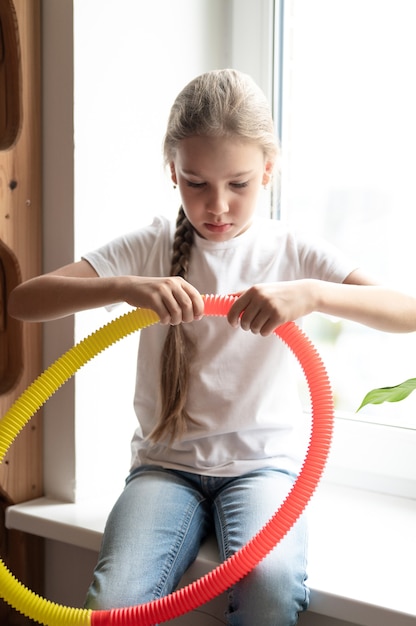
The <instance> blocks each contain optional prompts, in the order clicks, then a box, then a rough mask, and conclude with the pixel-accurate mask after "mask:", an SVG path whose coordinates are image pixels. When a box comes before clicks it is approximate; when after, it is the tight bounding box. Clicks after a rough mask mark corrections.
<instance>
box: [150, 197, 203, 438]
mask: <svg viewBox="0 0 416 626" xmlns="http://www.w3.org/2000/svg"><path fill="white" fill-rule="evenodd" d="M193 241H194V229H193V227H192V225H191V223H190V222H189V220H188V218H187V217H186V215H185V211H184V210H183V208H182V207H180V209H179V213H178V217H177V220H176V231H175V237H174V241H173V254H172V264H171V270H170V275H171V276H181V277H182V278H184V279H185V280H186V278H187V275H188V268H189V259H190V256H191V248H192V244H193ZM193 350H194V344H193V342H192V341H191V339H190V338H189V337H188V336H187V335H185V333H184V329H183V324H178V325H176V326H170V327H169V330H168V333H167V335H166V339H165V343H164V346H163V349H162V354H161V376H160V386H161V390H162V408H161V414H160V418H159V422H158V424H157V426H156V428H155V429H154V430H153V431H152V433H151V434H150V439H152V440H153V441H154V442H157V441H160V440H161V439H164V438H167V439H168V440H169V441H170V442H172V441H174V440H175V439H178V438H180V437H181V435H183V433H184V432H185V431H186V428H187V424H188V423H189V422H193V423H195V420H194V419H192V418H191V417H190V416H189V415H188V413H187V411H186V409H185V403H186V399H187V396H188V388H189V370H190V362H191V359H192V353H193Z"/></svg>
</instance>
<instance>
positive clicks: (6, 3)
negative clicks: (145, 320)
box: [0, 0, 43, 626]
mask: <svg viewBox="0 0 416 626" xmlns="http://www.w3.org/2000/svg"><path fill="white" fill-rule="evenodd" d="M40 42H41V38H40V0H13V1H12V0H0V415H4V413H5V412H6V411H7V410H8V408H9V407H10V406H11V404H13V402H14V401H15V400H16V398H17V397H18V396H19V395H20V394H21V393H22V391H24V390H25V389H26V387H27V386H28V385H29V384H30V383H31V382H32V381H33V380H34V379H35V378H36V377H37V376H38V375H39V374H40V373H41V371H42V359H41V356H42V355H41V327H40V325H38V324H21V323H19V322H16V321H15V320H13V319H11V318H10V317H9V316H8V315H7V299H8V295H9V293H10V291H11V290H12V289H13V287H14V286H15V285H16V284H17V283H18V282H19V281H20V280H26V279H28V278H30V277H32V276H35V275H37V274H39V273H40V272H41V119H40V116H41V92H40V90H41V81H40V68H41V51H40ZM42 493H43V484H42V430H41V415H40V414H38V415H35V416H34V417H33V418H32V420H31V421H30V422H29V424H28V425H27V426H26V427H25V429H24V430H23V432H22V433H21V434H20V435H19V437H18V438H17V439H16V441H15V442H14V443H13V445H12V446H11V448H10V450H9V452H8V454H7V457H6V459H5V461H4V462H3V463H2V465H0V547H1V556H2V558H3V559H4V560H5V561H6V563H7V564H8V566H9V567H10V569H11V570H12V571H13V572H14V573H15V574H16V575H17V576H18V577H19V578H20V576H21V580H22V581H23V582H25V583H26V584H27V585H28V586H29V587H30V588H32V589H33V590H35V591H38V592H39V593H41V592H42V577H43V544H42V541H41V540H40V539H39V538H37V537H33V536H30V535H25V534H23V533H19V532H17V531H6V529H5V528H4V514H3V513H4V509H5V507H6V506H7V505H9V504H15V503H18V502H22V501H24V500H30V499H32V498H35V497H38V496H41V495H42ZM0 623H1V624H2V625H3V624H4V625H5V626H6V625H7V626H12V625H19V626H20V625H23V624H26V625H27V624H29V623H32V622H31V621H30V620H28V619H26V618H24V617H23V616H21V615H20V614H18V613H17V612H15V611H13V610H12V609H10V608H9V607H8V606H6V605H5V604H4V603H0Z"/></svg>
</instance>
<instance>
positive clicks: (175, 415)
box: [150, 69, 278, 443]
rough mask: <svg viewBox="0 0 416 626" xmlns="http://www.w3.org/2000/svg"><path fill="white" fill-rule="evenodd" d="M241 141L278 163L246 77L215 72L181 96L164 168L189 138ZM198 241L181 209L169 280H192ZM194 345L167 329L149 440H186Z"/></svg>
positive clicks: (264, 107) (262, 102)
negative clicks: (155, 415) (191, 267)
mask: <svg viewBox="0 0 416 626" xmlns="http://www.w3.org/2000/svg"><path fill="white" fill-rule="evenodd" d="M194 136H203V137H213V136H214V137H218V136H220V137H238V138H240V139H241V140H243V141H252V142H254V143H256V144H257V145H259V146H260V147H261V148H262V150H263V154H264V157H265V160H268V161H271V162H274V161H275V159H276V155H277V152H278V143H277V140H276V136H275V131H274V125H273V119H272V115H271V111H270V106H269V103H268V101H267V99H266V97H265V95H264V94H263V92H262V91H261V90H260V88H259V87H258V86H257V85H256V83H255V82H254V81H253V80H252V79H251V78H250V77H249V76H248V75H246V74H242V73H241V72H238V71H236V70H232V69H224V70H213V71H210V72H207V73H205V74H202V75H201V76H198V77H197V78H195V79H194V80H192V81H191V82H190V83H188V85H186V86H185V87H184V89H183V90H182V91H181V92H180V93H179V95H178V96H177V98H176V100H175V102H174V103H173V106H172V108H171V111H170V115H169V119H168V125H167V131H166V135H165V139H164V144H163V152H164V159H165V164H166V165H170V163H172V161H174V159H175V156H176V150H177V146H178V144H179V142H180V141H181V140H182V139H186V138H187V137H194ZM193 238H194V231H193V227H192V225H191V224H190V222H189V220H188V219H187V217H186V215H185V212H184V210H183V208H182V207H180V209H179V213H178V218H177V222H176V232H175V237H174V243H173V253H172V265H171V270H170V275H171V276H182V278H184V279H185V280H186V279H187V276H188V268H189V261H190V256H191V250H192V243H193ZM194 348H195V346H194V345H193V344H192V342H191V340H190V338H189V336H188V335H187V334H185V332H184V328H183V325H182V324H179V325H177V326H171V327H170V328H169V330H168V334H167V337H166V341H165V344H164V346H163V350H162V355H161V381H160V384H161V396H162V408H161V414H160V418H159V421H158V424H157V425H156V428H155V429H154V430H153V431H152V433H151V434H150V438H151V439H152V440H153V441H155V442H157V441H160V440H161V439H164V438H167V439H168V441H169V442H170V443H171V442H172V441H174V440H175V439H179V438H180V437H181V436H183V434H184V432H185V431H186V429H187V426H188V424H189V423H190V422H193V423H195V420H194V419H193V418H191V417H190V416H189V415H188V413H187V411H186V408H185V405H186V399H187V393H188V388H189V377H190V367H191V362H192V353H193V350H194Z"/></svg>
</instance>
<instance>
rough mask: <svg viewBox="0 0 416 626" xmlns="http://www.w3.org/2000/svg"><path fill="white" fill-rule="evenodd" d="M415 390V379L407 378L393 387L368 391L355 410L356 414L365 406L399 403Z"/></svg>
mask: <svg viewBox="0 0 416 626" xmlns="http://www.w3.org/2000/svg"><path fill="white" fill-rule="evenodd" d="M415 389H416V378H409V380H405V381H404V382H403V383H400V385H395V386H394V387H380V389H373V390H372V391H369V392H368V393H367V395H366V396H365V397H364V400H363V401H362V402H361V404H360V406H359V407H358V409H357V412H358V411H359V410H360V409H362V408H363V407H364V406H365V405H366V404H382V402H399V401H400V400H404V398H407V396H409V395H410V394H411V393H412V391H414V390H415Z"/></svg>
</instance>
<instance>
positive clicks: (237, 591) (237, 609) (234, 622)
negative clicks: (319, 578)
mask: <svg viewBox="0 0 416 626" xmlns="http://www.w3.org/2000/svg"><path fill="white" fill-rule="evenodd" d="M308 605H309V589H308V587H307V586H306V573H304V572H301V571H297V572H294V571H293V568H291V567H290V566H288V567H284V566H283V567H280V568H279V570H278V571H277V572H274V573H271V572H270V571H268V568H262V567H261V564H260V565H259V566H257V567H256V568H255V569H254V570H253V571H252V572H251V573H250V574H248V576H246V578H244V579H243V580H242V581H240V582H239V583H237V584H236V585H235V586H234V587H233V588H232V589H231V590H230V591H229V605H228V613H227V616H228V622H227V623H228V624H229V625H230V626H249V625H250V626H252V625H253V624H257V623H261V624H262V626H294V625H295V624H297V621H298V616H299V613H301V612H302V611H306V609H307V608H308Z"/></svg>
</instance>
